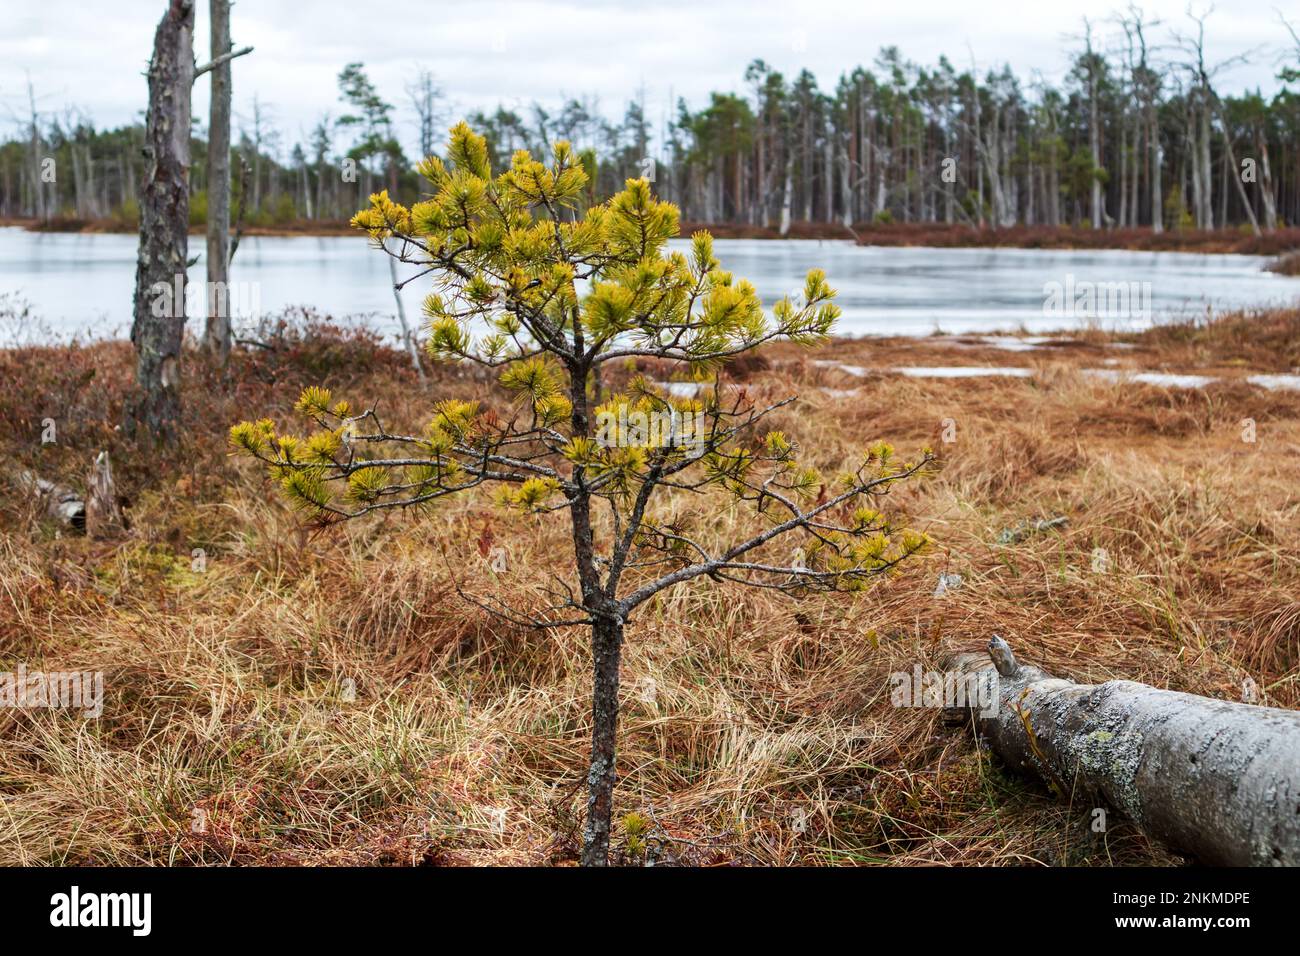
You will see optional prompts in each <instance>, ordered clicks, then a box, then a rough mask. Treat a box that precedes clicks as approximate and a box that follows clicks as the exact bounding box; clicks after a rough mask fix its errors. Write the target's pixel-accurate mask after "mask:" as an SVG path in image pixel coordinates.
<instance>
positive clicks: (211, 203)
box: [203, 0, 232, 366]
mask: <svg viewBox="0 0 1300 956" xmlns="http://www.w3.org/2000/svg"><path fill="white" fill-rule="evenodd" d="M209 10H210V14H211V18H212V59H213V61H215V60H216V59H217V58H218V57H220V56H221V55H223V54H225V53H229V52H230V50H231V47H232V44H231V42H230V0H210V3H209ZM230 74H231V67H230V61H229V60H227V61H226V62H224V63H221V64H219V65H217V66H215V67H213V69H212V103H211V107H210V109H209V113H208V224H207V228H208V235H207V239H208V246H207V258H208V263H207V265H208V295H207V308H208V311H207V324H206V326H205V327H204V330H203V346H204V348H206V349H207V350H208V352H210V353H211V354H212V355H213V356H214V357H215V358H216V359H217V361H218V362H219V363H220V364H221V365H222V366H225V365H226V363H227V362H229V361H230V342H231V329H230V295H229V293H228V287H229V284H230V100H231V90H230V85H231V81H230Z"/></svg>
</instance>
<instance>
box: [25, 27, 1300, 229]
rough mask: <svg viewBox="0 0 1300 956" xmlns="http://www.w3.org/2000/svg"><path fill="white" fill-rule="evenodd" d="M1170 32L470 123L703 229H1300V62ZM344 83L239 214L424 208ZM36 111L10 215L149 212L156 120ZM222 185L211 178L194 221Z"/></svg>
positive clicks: (365, 85)
mask: <svg viewBox="0 0 1300 956" xmlns="http://www.w3.org/2000/svg"><path fill="white" fill-rule="evenodd" d="M1156 26H1157V25H1156V24H1153V23H1152V22H1150V21H1147V20H1144V19H1143V16H1142V15H1141V14H1140V13H1139V12H1137V11H1135V10H1133V9H1130V11H1129V12H1128V13H1127V14H1124V15H1121V16H1119V17H1116V18H1115V19H1114V20H1113V21H1110V22H1109V23H1108V30H1107V32H1106V33H1105V35H1103V34H1102V31H1101V30H1100V29H1098V27H1097V25H1095V24H1093V23H1090V22H1087V21H1085V22H1084V24H1083V28H1082V32H1081V34H1080V37H1079V38H1078V43H1077V47H1076V49H1074V50H1073V51H1072V52H1071V54H1070V63H1069V66H1070V69H1069V72H1068V74H1067V76H1066V79H1065V80H1064V81H1063V82H1062V83H1061V84H1059V85H1058V86H1053V85H1051V84H1049V83H1046V82H1044V81H1043V80H1042V79H1040V78H1035V79H1033V80H1030V81H1025V80H1024V79H1022V78H1021V77H1019V76H1017V75H1016V74H1015V73H1014V72H1013V71H1012V70H1011V69H1010V67H1004V68H1002V69H1001V70H999V71H990V72H988V73H986V74H984V75H983V76H980V75H979V73H978V72H977V71H976V70H975V69H974V68H970V69H966V70H960V71H959V70H958V69H957V68H956V67H954V66H953V64H952V63H951V62H950V61H949V60H948V59H947V58H945V57H941V58H940V60H939V62H938V64H937V65H934V66H928V67H927V66H921V65H917V64H915V63H912V62H910V61H908V60H906V59H905V58H904V57H903V55H902V54H901V52H900V51H899V50H898V49H897V48H896V47H886V48H885V49H883V50H882V51H881V52H880V54H879V55H878V56H877V57H876V58H875V60H874V62H873V64H872V67H871V68H870V69H868V68H862V67H859V68H857V69H854V70H852V71H851V72H849V73H846V74H844V75H842V76H841V77H840V78H839V79H838V81H837V82H836V84H835V86H834V89H832V90H823V89H821V88H819V86H818V82H817V79H816V77H815V76H814V75H813V74H812V73H811V72H810V71H809V70H806V69H805V70H803V71H801V72H800V73H799V74H798V75H797V76H795V77H793V79H790V78H787V77H786V76H783V75H782V74H781V73H780V72H778V71H776V70H775V69H773V68H772V67H771V66H769V65H768V64H766V63H764V62H763V61H762V60H755V61H754V62H753V63H751V64H750V65H749V67H748V68H747V70H746V71H745V74H744V89H745V92H744V93H733V92H727V93H713V94H711V95H710V97H709V101H708V103H707V104H706V105H703V106H701V107H700V108H698V109H694V110H693V109H692V108H691V107H690V106H689V105H688V104H687V103H686V102H685V101H684V100H679V101H678V102H677V104H676V106H675V113H674V115H672V116H671V118H669V119H667V121H665V122H662V123H660V124H659V129H658V130H656V129H655V124H654V123H653V122H652V121H651V119H650V118H649V116H648V111H647V108H646V104H645V100H644V97H639V98H638V99H636V100H634V101H633V102H630V103H629V104H627V107H626V109H625V111H624V114H623V116H622V118H621V119H619V120H616V121H611V120H609V119H607V118H606V117H605V116H603V115H602V113H601V111H600V110H599V109H598V106H597V104H596V102H595V100H594V99H593V98H590V97H586V98H575V99H571V100H569V101H567V102H565V103H563V104H562V105H561V106H560V108H558V109H551V108H548V107H545V106H543V105H541V104H538V103H534V104H533V105H532V106H531V108H530V109H528V110H526V111H522V112H521V111H519V110H513V109H507V108H505V107H499V108H497V109H496V110H495V111H493V112H478V113H476V114H474V115H472V116H471V117H470V124H471V125H472V126H473V127H474V128H475V129H478V130H480V131H482V132H483V133H484V134H485V136H486V137H487V141H488V143H489V148H490V150H491V153H492V159H493V163H494V167H495V168H497V169H500V168H503V167H504V166H506V165H508V164H509V162H510V157H511V155H512V154H513V153H514V151H515V150H517V149H528V150H531V151H532V152H533V153H534V155H549V153H550V150H551V147H552V146H553V144H554V143H556V142H558V141H560V140H569V141H570V142H572V143H573V144H574V146H575V148H577V149H578V150H579V151H580V152H581V155H582V157H583V162H584V165H585V166H586V168H587V171H588V174H589V178H590V187H589V196H588V199H589V200H590V201H593V202H594V201H598V200H601V199H604V198H605V197H607V196H609V195H612V194H613V193H614V192H616V191H618V190H619V189H621V188H622V185H623V183H624V181H625V180H626V179H628V178H634V177H639V176H649V177H650V178H652V179H653V180H654V182H655V188H656V191H657V192H658V193H659V194H660V195H662V196H664V197H665V198H667V199H670V200H672V201H674V202H676V203H677V204H678V205H679V206H680V207H681V209H682V214H683V218H684V219H686V220H688V221H694V222H706V223H730V224H742V225H749V226H767V227H776V228H778V229H779V230H780V231H781V232H782V233H784V232H785V231H786V230H788V229H789V228H790V225H791V224H792V223H794V222H797V221H803V222H810V223H836V224H840V225H843V226H848V227H852V226H854V225H856V224H861V223H871V222H914V223H957V224H961V223H964V224H968V225H972V226H994V227H1001V226H1012V225H1018V224H1023V225H1050V226H1058V225H1067V224H1068V225H1073V226H1076V227H1083V228H1094V229H1100V228H1108V227H1112V226H1117V227H1131V226H1142V227H1151V228H1153V229H1155V230H1156V231H1161V230H1164V229H1170V228H1199V229H1211V228H1216V227H1224V226H1243V227H1250V228H1253V229H1254V230H1255V231H1257V232H1258V231H1260V230H1272V229H1275V228H1277V227H1279V226H1281V225H1286V224H1289V223H1291V224H1293V223H1297V222H1300V94H1297V93H1295V92H1292V90H1291V89H1290V88H1289V87H1288V86H1287V85H1286V84H1288V83H1294V82H1295V81H1296V80H1300V68H1297V67H1292V66H1284V67H1283V68H1282V70H1281V72H1280V73H1279V79H1280V80H1281V81H1282V86H1281V88H1280V89H1279V90H1278V91H1277V92H1276V93H1274V94H1272V95H1271V96H1265V95H1264V94H1263V93H1262V92H1260V91H1258V90H1256V91H1254V92H1246V93H1244V94H1242V95H1240V96H1228V95H1221V94H1220V93H1219V92H1218V91H1217V89H1216V83H1217V81H1218V80H1219V78H1221V77H1222V75H1223V74H1224V73H1225V72H1226V71H1227V70H1228V69H1229V68H1231V67H1233V66H1236V65H1239V64H1240V63H1242V62H1245V61H1244V58H1235V59H1234V60H1229V61H1224V62H1220V63H1216V64H1211V63H1207V61H1206V58H1205V54H1204V48H1205V30H1206V23H1205V21H1204V19H1195V18H1189V20H1188V21H1187V29H1169V30H1164V31H1163V32H1162V33H1161V35H1160V40H1159V42H1156V41H1155V39H1154V38H1153V36H1154V33H1155V27H1156ZM1282 26H1284V27H1285V26H1286V25H1285V24H1282ZM1287 29H1288V30H1289V29H1290V28H1289V27H1287ZM1291 38H1292V39H1293V40H1294V39H1295V37H1294V33H1292V37H1291ZM1295 47H1296V49H1295V51H1294V55H1293V56H1292V58H1291V62H1293V63H1296V64H1300V41H1297V42H1296V43H1295ZM338 82H339V91H340V102H341V109H340V112H339V113H338V115H336V116H324V117H321V118H320V120H319V122H318V123H317V124H316V125H315V126H314V127H313V129H312V130H311V132H310V134H308V135H307V136H306V137H305V141H303V142H298V143H295V144H294V145H292V147H289V148H287V149H286V147H285V143H284V140H283V137H282V134H281V133H280V132H279V131H278V130H277V129H276V128H275V126H274V123H273V122H272V121H271V119H270V117H269V116H268V114H267V111H266V109H265V107H264V106H263V104H262V103H261V101H260V99H258V98H254V99H253V101H252V109H251V112H248V113H247V114H246V115H245V116H244V117H243V122H242V123H241V127H242V128H241V133H240V138H239V141H238V143H237V144H236V145H235V147H234V148H233V150H232V164H233V167H234V169H235V170H236V173H235V175H234V176H233V178H232V192H233V194H234V198H233V205H234V207H235V208H236V209H241V210H242V211H243V215H244V217H245V221H247V222H249V223H252V224H276V223H288V222H291V221H294V220H302V219H309V220H335V219H342V218H346V217H347V216H349V215H351V214H352V213H353V212H354V211H355V210H356V209H357V208H358V207H359V206H360V205H362V204H363V202H364V198H365V197H366V196H367V195H369V194H370V192H372V191H374V190H376V189H379V188H387V189H388V190H389V191H390V194H392V195H394V196H397V197H399V198H403V199H407V200H410V199H414V198H415V196H416V195H417V194H418V193H420V192H421V191H422V190H425V189H427V184H425V183H422V182H421V181H420V179H419V177H418V175H417V173H416V172H415V170H414V159H413V158H409V157H407V156H406V154H405V153H404V152H403V149H402V147H401V145H400V143H399V141H398V137H397V135H396V132H395V129H396V118H395V117H396V115H397V113H398V110H397V108H396V107H395V106H394V105H393V104H392V103H391V102H389V101H387V100H385V99H384V98H383V97H382V96H381V95H380V93H379V92H378V90H377V89H376V88H375V86H374V85H373V83H371V81H370V80H369V78H368V77H367V75H366V73H365V70H364V67H363V66H362V64H359V63H353V64H349V65H347V66H346V67H345V68H344V69H343V70H342V72H341V73H340V74H339V78H338ZM405 93H406V101H405V102H404V105H403V109H402V112H403V114H404V117H405V115H409V116H411V117H413V119H414V121H415V125H416V127H417V128H418V131H419V132H418V146H417V150H418V152H420V153H422V154H424V155H429V154H434V153H437V152H438V149H439V147H440V135H439V133H440V131H441V129H442V127H443V126H444V125H445V121H446V120H447V119H449V118H450V117H449V111H448V110H447V109H446V100H445V97H444V95H443V92H442V90H441V89H440V88H439V87H438V85H437V83H436V81H435V80H434V77H433V74H432V73H431V72H429V71H427V70H421V71H419V73H418V74H417V76H416V78H415V80H414V82H413V83H411V84H409V85H408V86H407V88H406V90H405ZM32 101H33V106H32V115H31V119H30V121H29V122H28V123H26V124H25V128H24V129H23V131H22V134H21V135H20V136H18V137H15V138H14V139H12V140H10V141H8V142H6V143H4V144H0V215H3V216H9V217H14V216H28V217H38V218H45V219H49V218H53V217H55V216H65V217H72V218H77V219H91V218H103V217H107V218H120V219H124V220H129V219H131V218H132V217H133V215H134V209H133V204H134V202H135V181H136V178H137V176H138V174H139V168H140V163H141V160H140V159H139V149H140V146H141V144H142V142H143V131H142V129H141V128H140V127H138V126H130V127H123V128H120V129H116V130H111V131H104V132H101V131H97V130H95V128H94V127H93V125H92V124H91V123H90V122H89V121H88V120H87V119H86V118H85V117H84V116H81V115H79V114H76V113H71V112H70V113H67V114H65V115H64V116H61V117H52V118H50V117H47V118H45V119H44V120H42V118H41V117H40V116H39V114H38V113H37V111H36V108H35V105H34V103H35V99H34V97H33V98H32ZM201 143H202V141H201V140H200V139H197V138H196V146H195V154H196V155H199V150H200V149H201V148H202V146H201ZM50 159H53V161H54V162H53V169H54V170H56V171H57V175H56V176H55V177H54V181H53V182H49V181H46V180H47V179H48V178H50V177H49V176H48V171H49V169H50V168H51V167H50V164H49V162H48V160H50ZM205 189H206V184H205V182H204V174H203V169H202V168H201V166H195V168H194V169H193V172H192V181H191V191H192V193H193V195H194V201H193V202H192V203H191V215H192V218H194V219H195V220H196V221H201V220H202V219H203V215H204V209H205V202H204V195H205Z"/></svg>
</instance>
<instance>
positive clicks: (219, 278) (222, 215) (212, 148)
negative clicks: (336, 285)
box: [194, 0, 253, 367]
mask: <svg viewBox="0 0 1300 956" xmlns="http://www.w3.org/2000/svg"><path fill="white" fill-rule="evenodd" d="M230 6H231V4H230V0H210V2H209V7H208V9H209V12H210V16H211V20H212V62H210V63H208V64H207V65H206V66H204V67H200V68H199V69H197V70H195V74H194V75H195V79H197V78H198V77H200V76H202V75H203V73H205V72H209V71H210V72H211V73H212V97H211V103H210V105H209V110H208V219H207V272H208V295H207V297H206V299H207V323H206V325H205V326H204V330H203V345H204V347H205V348H206V349H207V350H208V352H209V353H211V354H212V355H213V356H214V357H215V358H216V360H217V361H218V362H219V363H220V364H221V365H222V366H223V367H224V366H225V365H226V363H227V362H229V361H230V342H231V331H230V296H229V292H228V289H229V285H230V101H231V80H230V74H231V69H230V61H231V60H232V59H234V58H235V57H237V56H243V55H244V54H245V53H251V52H252V49H253V48H252V47H245V48H244V49H242V50H238V51H236V50H235V49H234V44H233V43H232V42H231V40H230Z"/></svg>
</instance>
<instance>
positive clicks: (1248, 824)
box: [952, 642, 1300, 866]
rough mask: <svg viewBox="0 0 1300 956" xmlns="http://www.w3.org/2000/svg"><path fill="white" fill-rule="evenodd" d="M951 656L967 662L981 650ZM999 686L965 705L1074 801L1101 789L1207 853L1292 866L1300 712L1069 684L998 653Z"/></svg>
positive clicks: (1298, 805) (1010, 751)
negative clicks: (980, 703)
mask: <svg viewBox="0 0 1300 956" xmlns="http://www.w3.org/2000/svg"><path fill="white" fill-rule="evenodd" d="M995 643H999V642H995ZM1002 646H1003V647H1005V645H1002ZM990 650H991V652H994V651H995V648H994V646H993V644H991V645H990ZM1009 656H1010V655H1009V652H1008V657H1009ZM952 663H953V666H954V667H955V668H957V669H959V670H961V671H964V672H966V673H973V672H976V671H982V670H984V669H985V668H988V667H989V658H988V657H986V656H985V655H977V654H962V655H959V656H958V657H956V658H955V659H954V660H953V662H952ZM991 673H992V672H990V675H991ZM996 689H997V695H996V707H980V708H979V709H976V710H974V711H973V712H972V716H973V719H974V721H975V724H976V728H977V730H978V732H979V733H980V734H981V735H983V736H984V737H985V738H986V739H987V740H988V741H989V743H990V745H991V746H992V748H993V750H994V751H995V752H996V753H997V754H998V755H999V756H1000V757H1001V758H1002V759H1003V760H1004V761H1005V762H1006V763H1007V764H1008V765H1009V766H1010V767H1012V768H1013V769H1015V770H1017V771H1020V772H1022V773H1029V774H1032V775H1036V776H1038V777H1040V778H1042V779H1043V780H1045V781H1046V782H1047V783H1048V784H1049V785H1050V786H1052V787H1053V789H1054V790H1056V791H1058V792H1059V794H1060V795H1062V796H1063V797H1064V798H1065V799H1071V800H1072V801H1073V802H1074V804H1075V805H1076V806H1077V805H1078V804H1079V801H1080V800H1081V799H1097V800H1102V801H1104V802H1105V803H1106V804H1109V805H1110V806H1111V807H1113V808H1114V809H1116V810H1119V811H1120V812H1122V813H1124V814H1125V815H1126V816H1128V817H1129V818H1130V819H1132V820H1133V821H1134V822H1136V823H1137V824H1138V825H1139V826H1140V827H1141V828H1142V829H1143V830H1144V831H1145V832H1146V833H1148V834H1149V835H1151V836H1153V837H1155V838H1156V839H1159V840H1162V841H1163V842H1165V843H1166V844H1168V845H1169V846H1170V847H1172V848H1174V849H1175V850H1178V851H1180V852H1182V853H1185V854H1187V855H1189V856H1192V857H1195V858H1196V859H1198V860H1200V861H1201V862H1203V863H1209V864H1216V865H1223V866H1250V865H1255V866H1259V865H1283V866H1296V865H1300V712H1297V711H1291V710H1279V709H1276V708H1272V707H1258V706H1253V705H1250V704H1239V703H1233V702H1229V701H1223V700H1215V699H1212V698H1208V697H1199V696H1196V695H1194V694H1184V693H1179V692H1176V691H1168V690H1160V689H1157V688H1155V687H1150V686H1148V685H1146V684H1139V683H1136V682H1134V681H1126V680H1113V681H1107V682H1106V683H1104V684H1075V683H1072V682H1071V681H1068V680H1061V679H1058V678H1055V677H1052V676H1051V675H1049V674H1047V673H1045V672H1044V671H1041V670H1039V669H1038V668H1036V667H1032V666H1028V665H1024V664H1015V662H1014V659H1012V660H1011V664H1010V666H1009V667H1006V666H1004V664H1003V662H1002V661H999V663H998V664H997V685H996Z"/></svg>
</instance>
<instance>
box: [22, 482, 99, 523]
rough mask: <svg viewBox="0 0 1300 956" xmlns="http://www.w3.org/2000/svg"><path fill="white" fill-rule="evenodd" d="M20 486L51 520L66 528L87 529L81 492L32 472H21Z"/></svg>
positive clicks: (84, 504)
mask: <svg viewBox="0 0 1300 956" xmlns="http://www.w3.org/2000/svg"><path fill="white" fill-rule="evenodd" d="M18 484H19V486H20V487H22V488H23V489H25V490H26V491H27V493H28V494H30V495H31V496H32V497H33V498H35V499H36V500H37V502H38V503H39V504H40V507H41V508H42V509H43V510H44V511H45V513H46V515H48V516H49V517H50V518H51V519H53V520H54V521H56V522H58V523H59V524H61V525H63V526H64V527H66V528H73V529H75V530H77V531H81V530H84V529H85V527H86V503H85V501H84V500H82V497H81V493H80V492H78V491H75V490H74V489H72V488H69V487H67V486H66V485H56V484H55V483H54V482H52V481H48V480H46V479H44V478H42V477H41V476H40V475H37V474H36V473H35V472H31V471H23V472H19V474H18Z"/></svg>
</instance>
